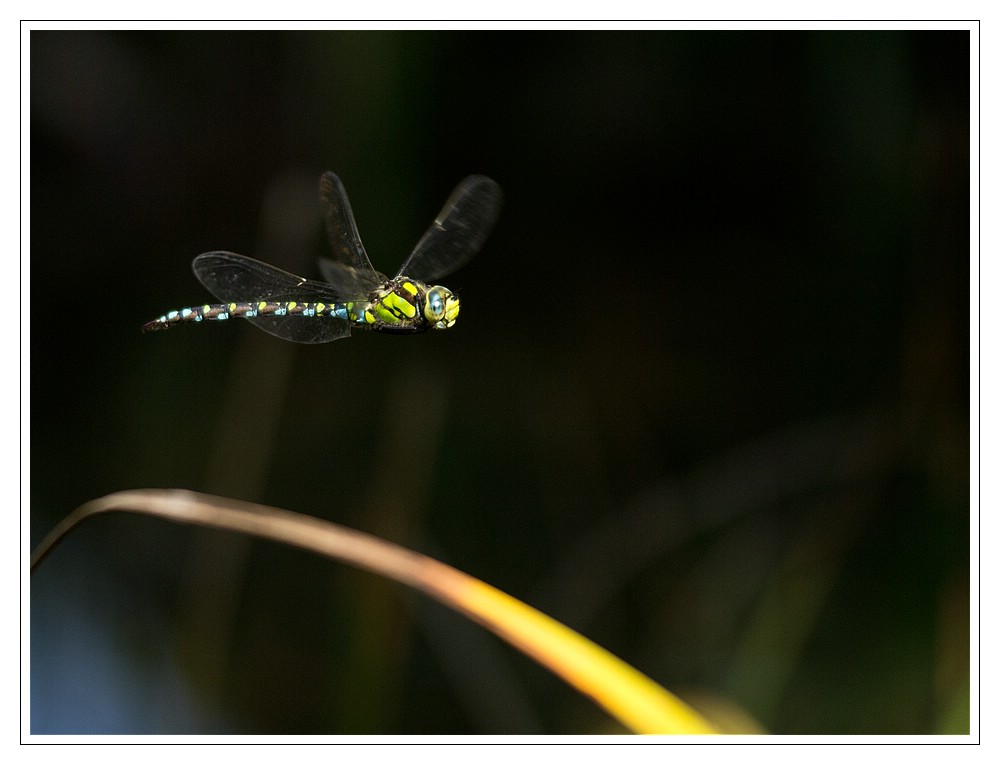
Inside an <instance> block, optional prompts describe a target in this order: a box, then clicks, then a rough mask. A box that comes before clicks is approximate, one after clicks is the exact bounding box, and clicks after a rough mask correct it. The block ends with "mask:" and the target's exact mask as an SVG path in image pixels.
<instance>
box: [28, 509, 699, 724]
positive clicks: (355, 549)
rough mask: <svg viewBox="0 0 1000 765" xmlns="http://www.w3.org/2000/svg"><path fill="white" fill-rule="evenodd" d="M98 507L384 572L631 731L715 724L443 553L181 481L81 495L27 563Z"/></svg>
mask: <svg viewBox="0 0 1000 765" xmlns="http://www.w3.org/2000/svg"><path fill="white" fill-rule="evenodd" d="M108 512H134V513H139V514H144V515H151V516H155V517H159V518H164V519H166V520H171V521H175V522H178V523H190V524H195V525H199V526H209V527H212V528H217V529H228V530H230V531H237V532H241V533H244V534H251V535H254V536H259V537H262V538H265V539H271V540H274V541H278V542H284V543H286V544H290V545H294V546H296V547H301V548H303V549H305V550H311V551H312V552H316V553H319V554H321V555H325V556H327V557H330V558H334V559H337V560H340V561H343V562H345V563H349V564H351V565H353V566H357V567H358V568H362V569H365V570H368V571H372V572H374V573H376V574H381V575H383V576H387V577H389V578H391V579H394V580H396V581H397V582H400V583H402V584H406V585H408V586H410V587H413V588H415V589H417V590H420V591H421V592H424V593H425V594H427V595H429V596H431V597H433V598H436V599H437V600H439V601H441V602H442V603H444V604H445V605H447V606H449V607H451V608H453V609H455V610H456V611H459V612H460V613H463V614H465V615H466V616H468V617H469V618H471V619H472V620H473V621H475V622H477V623H478V624H480V625H482V626H483V627H486V628H487V629H489V630H490V631H492V632H494V633H495V634H496V635H498V636H500V637H501V638H503V639H504V640H506V641H507V642H508V643H510V644H511V645H513V646H515V647H516V648H518V649H519V650H521V651H523V652H524V653H526V654H527V655H528V656H531V657H532V658H533V659H535V660H536V661H538V662H539V663H540V664H542V666H544V667H547V668H548V669H549V670H550V671H552V672H553V673H554V674H556V675H558V676H559V677H561V678H562V679H563V680H565V681H566V682H567V683H569V684H570V685H571V686H573V687H574V688H576V689H577V690H578V691H580V692H581V693H583V694H585V695H587V696H589V697H591V698H592V699H593V700H594V701H595V702H596V703H597V704H598V705H600V706H602V707H603V708H604V709H605V710H606V711H607V712H608V713H609V714H611V715H612V716H613V717H615V718H616V719H617V720H618V721H619V722H621V723H622V724H623V725H624V726H626V727H627V728H629V729H630V730H632V731H634V732H635V733H680V734H705V733H716V732H717V731H716V730H715V729H714V728H713V727H712V726H711V725H710V724H709V723H708V722H707V721H705V720H704V719H703V718H702V717H701V716H700V715H699V714H698V713H697V712H695V711H694V710H693V709H692V708H691V707H689V706H688V705H687V704H685V703H684V702H683V701H681V700H680V699H678V698H677V697H676V696H674V695H673V694H672V693H670V692H669V691H667V690H666V689H664V688H662V687H661V686H659V685H657V684H656V683H655V682H653V681H652V680H651V679H650V678H648V677H647V676H646V675H644V674H642V673H641V672H639V671H638V670H636V669H634V668H633V667H631V666H629V665H628V664H626V663H625V662H623V661H622V660H621V659H619V658H618V657H616V656H614V655H613V654H611V653H610V652H608V651H606V650H605V649H603V648H601V647H600V646H598V645H596V644H595V643H592V642H591V641H589V640H587V639H586V638H585V637H583V636H582V635H580V634H578V633H576V632H574V631H573V630H571V629H569V628H568V627H566V626H564V625H562V624H560V623H559V622H557V621H555V620H554V619H552V618H550V617H548V616H546V615H545V614H543V613H541V612H540V611H537V610H535V609H534V608H532V607H531V606H528V605H526V604H525V603H522V602H521V601H519V600H517V599H515V598H512V597H511V596H510V595H507V594H506V593H503V592H501V591H500V590H497V589H496V588H494V587H492V586H490V585H488V584H486V583H485V582H482V581H480V580H478V579H476V578H474V577H471V576H469V575H468V574H464V573H462V572H461V571H459V570H457V569H455V568H452V567H451V566H448V565H446V564H444V563H441V562H439V561H436V560H434V559H433V558H428V557H427V556H425V555H421V554H420V553H416V552H413V551H411V550H408V549H406V548H404V547H400V546H399V545H396V544H393V543H391V542H387V541H385V540H382V539H379V538H377V537H373V536H371V535H369V534H365V533H363V532H360V531H355V530H353V529H348V528H345V527H343V526H339V525H337V524H333V523H330V522H329V521H324V520H321V519H319V518H313V517H311V516H308V515H301V514H299V513H293V512H290V511H288V510H280V509H278V508H274V507H267V506H264V505H256V504H252V503H249V502H239V501H236V500H231V499H225V498H221V497H213V496H210V495H207V494H198V493H195V492H190V491H179V490H176V491H169V490H137V491H122V492H117V493H115V494H109V495H107V496H105V497H102V498H100V499H95V500H92V501H90V502H88V503H86V504H84V505H81V506H80V507H78V508H77V509H76V510H74V511H73V512H72V513H70V515H68V516H67V517H66V518H64V519H63V520H62V521H61V522H60V523H59V524H58V525H57V526H56V527H55V528H54V529H53V530H52V531H51V532H49V534H48V535H47V536H46V537H45V539H43V540H42V542H41V544H39V545H38V547H37V548H36V549H35V551H34V552H33V553H32V556H31V570H32V571H34V570H35V569H36V568H37V567H38V565H39V564H40V563H41V562H42V560H44V558H45V557H46V556H47V555H48V554H49V553H50V552H51V551H52V549H53V548H54V547H55V545H56V544H58V543H59V542H60V540H62V539H63V538H64V537H65V536H66V534H68V533H69V532H70V531H71V530H72V529H73V528H74V527H75V526H76V525H78V524H79V523H81V522H83V521H84V520H87V519H88V518H92V517H94V516H95V515H99V514H101V513H108Z"/></svg>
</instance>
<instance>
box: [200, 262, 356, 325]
mask: <svg viewBox="0 0 1000 765" xmlns="http://www.w3.org/2000/svg"><path fill="white" fill-rule="evenodd" d="M191 268H192V269H193V270H194V275H195V276H197V277H198V281H200V282H201V283H202V284H204V285H205V287H206V288H208V291H209V292H211V293H212V294H213V295H215V296H216V297H217V298H218V299H219V300H222V301H224V302H227V303H250V302H254V301H256V300H267V301H271V302H284V301H288V300H297V301H300V302H317V301H321V302H324V303H335V302H340V301H342V300H345V299H348V300H349V299H351V298H350V297H346V298H345V297H343V296H341V295H340V294H338V292H337V290H336V286H335V285H333V284H326V283H324V282H316V281H310V280H309V279H305V278H303V277H301V276H296V275H295V274H291V273H289V272H288V271H282V270H281V269H280V268H275V267H274V266H271V265H268V264H267V263H261V262H260V261H259V260H254V259H253V258H248V257H246V256H245V255H237V254H236V253H235V252H206V253H204V254H202V255H199V256H198V257H197V258H195V259H194V261H193V262H192V264H191ZM247 321H249V322H252V323H253V325H254V326H256V327H258V328H259V329H262V330H264V331H265V332H267V333H268V334H271V335H274V336H275V337H280V338H281V339H282V340H289V341H291V342H293V343H329V342H330V341H332V340H339V339H340V338H342V337H347V336H348V335H350V334H351V326H350V324H348V323H347V322H346V321H340V320H337V319H316V318H311V317H305V316H283V317H275V316H256V317H254V318H248V319H247Z"/></svg>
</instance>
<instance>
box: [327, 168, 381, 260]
mask: <svg viewBox="0 0 1000 765" xmlns="http://www.w3.org/2000/svg"><path fill="white" fill-rule="evenodd" d="M319 198H320V201H321V202H322V203H323V219H324V221H325V222H326V233H327V236H329V237H330V245H331V246H332V247H333V254H334V257H335V258H336V259H337V260H338V261H339V262H341V263H345V264H347V265H348V266H351V267H352V268H354V269H355V270H357V271H359V272H362V273H364V272H368V271H373V270H374V269H373V268H372V264H371V261H370V260H369V259H368V253H367V252H365V246H364V245H363V244H362V243H361V236H360V234H358V225H357V224H356V223H355V222H354V213H353V212H352V211H351V203H350V201H348V199H347V191H346V190H345V189H344V184H343V183H341V182H340V178H338V177H337V176H336V174H334V173H332V172H330V171H329V170H328V171H326V172H325V173H323V175H322V176H321V177H320V179H319Z"/></svg>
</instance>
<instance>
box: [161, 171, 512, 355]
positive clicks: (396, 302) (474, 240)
mask: <svg viewBox="0 0 1000 765" xmlns="http://www.w3.org/2000/svg"><path fill="white" fill-rule="evenodd" d="M319 195H320V203H321V204H322V206H323V213H324V222H325V224H326V232H327V235H328V237H329V239H330V244H331V246H332V247H333V255H334V257H333V258H321V259H320V261H319V269H320V273H321V274H322V276H323V279H324V281H318V280H315V281H314V280H312V279H306V278H304V277H302V276H296V275H295V274H291V273H289V272H287V271H283V270H282V269H280V268H277V267H275V266H272V265H269V264H267V263H263V262H261V261H259V260H255V259H254V258H249V257H247V256H246V255H237V254H236V253H235V252H206V253H202V254H201V255H199V256H198V257H196V258H195V259H194V261H193V262H192V264H191V267H192V269H193V270H194V275H195V276H196V277H198V280H199V281H200V282H201V283H202V284H203V285H204V286H205V287H206V288H207V289H208V291H209V292H211V293H212V294H213V295H215V297H216V298H218V299H219V300H220V301H222V302H221V303H209V304H205V305H200V306H192V307H189V308H182V309H180V310H177V311H169V312H167V313H165V314H164V315H162V316H160V317H159V318H156V319H153V320H152V321H149V322H147V323H146V324H144V325H143V326H142V331H143V332H151V331H155V330H162V329H169V328H170V327H173V326H175V325H178V324H185V323H189V322H201V321H223V320H226V319H230V318H236V317H242V318H244V319H247V320H248V321H250V322H251V323H252V324H253V325H254V326H256V327H258V328H259V329H262V330H264V331H265V332H268V333H269V334H272V335H274V336H275V337H280V338H281V339H282V340H288V341H291V342H293V343H328V342H331V341H333V340H339V339H340V338H342V337H348V336H349V335H350V334H351V331H352V330H354V329H367V330H374V331H376V332H386V333H391V334H416V333H418V332H425V331H426V330H428V329H448V328H450V327H452V326H454V324H455V320H456V319H457V317H458V311H459V298H458V295H456V294H455V293H454V292H452V291H451V290H449V289H448V288H447V287H442V286H440V285H438V284H436V282H437V281H438V280H439V279H440V278H442V277H444V276H447V275H448V274H450V273H451V272H453V271H455V270H456V269H458V268H459V267H460V266H462V265H464V264H465V263H467V262H468V261H469V259H470V258H472V257H473V256H474V255H475V254H476V253H477V252H479V250H480V249H481V248H482V246H483V243H484V242H485V241H486V238H487V237H488V236H489V234H490V231H491V230H492V229H493V226H494V224H495V223H496V220H497V217H498V215H499V212H500V204H501V201H502V193H501V190H500V186H499V185H498V184H497V183H496V181H494V180H492V179H490V178H487V177H486V176H485V175H470V176H468V177H467V178H465V179H464V180H462V181H461V182H460V183H459V184H458V186H456V187H455V190H454V191H453V192H452V194H451V196H450V197H448V201H446V202H445V204H444V207H443V208H442V209H441V212H440V213H438V216H437V217H436V218H435V219H434V222H433V223H432V224H431V226H430V228H428V229H427V232H426V233H425V234H424V235H423V237H422V238H421V239H420V241H419V242H417V246H416V247H414V248H413V252H411V253H410V255H409V257H408V258H407V259H406V260H405V261H404V262H403V265H402V267H401V268H400V269H399V273H397V274H396V276H394V277H393V278H391V279H390V278H389V277H387V276H386V275H385V274H383V273H380V272H379V271H376V270H375V269H374V268H373V267H372V264H371V261H370V260H369V259H368V253H367V252H365V247H364V245H363V244H362V243H361V237H360V236H359V235H358V227H357V224H356V223H355V221H354V213H353V212H352V211H351V203H350V201H349V200H348V198H347V192H346V190H345V189H344V184H343V183H341V180H340V178H338V177H337V175H336V174H334V173H332V172H329V171H328V172H325V173H323V175H322V176H321V177H320V182H319Z"/></svg>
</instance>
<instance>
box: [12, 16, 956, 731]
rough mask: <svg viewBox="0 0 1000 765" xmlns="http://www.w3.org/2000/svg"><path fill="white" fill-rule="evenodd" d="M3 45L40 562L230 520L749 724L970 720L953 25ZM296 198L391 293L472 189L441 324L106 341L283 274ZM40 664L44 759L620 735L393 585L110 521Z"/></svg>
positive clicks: (41, 634)
mask: <svg viewBox="0 0 1000 765" xmlns="http://www.w3.org/2000/svg"><path fill="white" fill-rule="evenodd" d="M30 44H31V51H30V55H31V70H30V78H31V79H30V83H31V84H30V87H31V136H30V137H31V146H30V150H31V154H30V156H31V160H30V161H31V165H30V172H31V198H30V202H31V262H30V278H31V282H30V297H31V314H30V323H31V388H30V392H31V485H30V491H31V516H30V523H31V539H32V543H33V544H35V543H37V542H38V541H39V540H40V539H41V537H42V536H43V535H44V534H45V533H46V532H47V531H48V530H49V529H50V528H51V527H52V526H53V525H54V524H55V523H56V522H57V521H58V520H59V519H60V518H61V517H63V516H64V515H66V514H67V513H69V512H70V511H71V510H72V509H73V508H74V507H76V506H77V505H79V504H81V503H83V502H85V501H86V500H89V499H92V498H95V497H99V496H101V495H103V494H106V493H108V492H112V491H116V490H120V489H128V488H150V487H181V488H189V489H196V490H201V491H208V492H213V493H217V494H222V495H226V496H231V497H237V498H241V499H249V500H255V501H260V502H264V503H268V504H273V505H276V506H278V507H283V508H288V509H291V510H296V511H299V512H303V513H308V514H312V515H316V516H319V517H322V518H327V519H330V520H333V521H337V522H340V523H344V524H346V525H349V526H352V527H355V528H359V529H362V530H365V531H369V532H372V533H375V534H378V535H380V536H383V537H385V538H388V539H391V540H393V541H397V542H400V543H402V544H404V545H407V546H410V547H413V548H416V549H418V550H421V551H423V552H427V553H429V554H431V555H434V556H435V557H438V558H440V559H442V560H445V561H447V562H449V563H451V564H453V565H456V566H457V567H459V568H461V569H463V570H465V571H467V572H469V573H471V574H473V575H475V576H478V577H481V578H483V579H485V580H486V581H488V582H490V583H492V584H494V585H496V586H498V587H500V588H502V589H504V590H506V591H508V592H510V593H511V594H513V595H515V596H517V597H519V598H522V599H524V600H526V601H527V602H529V603H531V604H532V605H535V606H537V607H539V608H541V609H542V610H544V611H546V612H547V613H549V614H550V615H552V616H554V617H556V618H557V619H560V620H562V621H564V622H565V623H567V624H568V625H569V626H571V627H573V628H575V629H578V630H579V631H581V632H583V633H584V634H585V635H587V636H589V637H591V638H592V639H594V640H596V641H597V642H598V643H600V644H601V645H603V646H605V647H607V648H609V649H610V650H611V651H613V652H614V653H616V654H618V655H619V656H621V657H623V658H624V659H625V660H627V661H629V662H630V663H632V664H634V665H635V666H636V667H638V668H639V669H641V670H642V671H644V672H646V673H648V674H649V675H650V676H652V677H653V678H654V679H656V680H657V681H659V682H661V683H663V684H664V685H665V686H667V687H668V688H670V689H672V690H674V691H676V692H677V693H679V694H680V695H682V696H683V697H684V698H686V699H688V700H690V701H691V702H692V703H695V704H696V705H699V706H700V708H702V709H705V710H707V711H711V712H713V713H715V714H719V713H720V710H729V711H730V712H731V713H732V714H733V715H743V716H748V717H744V718H742V719H743V722H742V726H743V727H742V728H741V729H747V727H746V726H748V725H749V726H753V725H759V726H761V727H763V728H764V729H766V730H769V731H771V732H775V733H801V734H810V733H826V734H829V733H856V734H865V733H884V734H897V733H903V734H907V733H934V732H967V730H968V704H969V601H968V598H969V527H970V508H969V393H968V391H969V264H970V258H969V254H970V253H969V246H970V243H969V34H968V33H967V32H947V33H938V32H898V33H897V32H825V33H823V32H778V33H767V32H759V33H744V32H673V33H667V32H658V33H634V32H629V33H610V32H605V33H597V32H594V33H581V32H573V33H540V32H539V33H510V32H496V33H464V32H451V33H402V32H400V33H390V32H373V33H319V32H279V33H256V32H239V33H223V32H156V33H140V32H122V33H114V34H112V33H98V32H93V33H79V32H33V33H32V34H31V40H30ZM324 170H334V171H335V172H337V173H338V174H339V175H340V176H341V178H342V179H343V181H344V184H345V186H346V188H347V190H348V192H349V194H350V198H351V201H352V204H353V207H354V212H355V215H356V217H357V220H358V226H359V228H360V231H361V235H362V238H363V239H364V241H365V244H366V246H367V249H368V252H369V254H370V255H371V257H372V260H373V262H374V263H375V265H376V267H378V268H380V269H381V270H384V271H386V272H389V273H394V272H395V270H396V269H397V268H398V266H399V264H400V263H401V262H402V260H403V258H404V257H405V256H406V254H407V253H408V252H409V250H410V248H412V246H413V245H414V244H415V243H416V241H417V239H418V238H419V237H420V235H421V234H422V233H423V231H424V229H425V228H426V227H427V225H429V223H430V221H431V220H432V219H433V217H434V215H435V214H436V213H437V211H438V210H439V209H440V207H441V205H442V203H443V202H444V200H445V198H446V197H447V195H448V194H449V192H450V191H451V189H452V188H453V186H454V185H455V184H456V183H457V182H458V181H459V179H461V178H462V177H463V176H465V175H467V174H470V173H485V174H487V175H490V176H491V177H493V178H495V179H496V180H497V181H498V182H499V183H500V184H501V186H502V187H503V188H504V192H505V195H506V199H505V207H504V210H503V213H502V215H501V218H500V221H499V224H498V226H497V228H496V230H495V232H494V234H493V235H492V237H491V238H490V240H489V241H488V242H487V244H486V246H485V248H484V249H483V251H482V252H481V253H480V254H479V255H478V256H477V257H476V258H475V259H474V260H473V261H471V262H470V263H469V264H468V265H467V266H466V267H464V268H462V269H461V270H460V271H459V272H457V273H455V274H453V275H452V276H451V277H449V278H448V279H446V280H444V283H445V284H447V285H448V286H449V287H451V288H452V289H455V290H457V291H458V292H459V293H460V294H461V298H462V315H461V317H460V318H459V321H458V323H457V325H456V327H455V328H454V329H453V330H451V331H449V332H444V333H433V334H426V335H421V336H415V337H391V336H385V335H376V334H365V333H356V334H355V336H354V337H353V338H351V339H348V340H342V341H339V342H337V343H334V344H330V345H320V346H315V347H306V346H297V345H294V344H290V343H284V342H282V341H280V340H277V339H275V338H273V337H271V336H269V335H266V334H264V333H262V332H260V331H258V330H256V329H254V328H253V327H252V326H250V325H249V324H247V323H245V322H239V321H233V322H229V323H225V324H211V325H210V324H202V325H196V326H186V327H180V328H177V329H174V330H171V331H170V332H166V333H158V334H153V335H141V334H140V332H139V327H140V325H141V324H142V323H143V322H145V321H147V320H149V319H152V318H154V317H156V316H159V315H160V314H161V313H163V312H164V311H166V310H168V309H174V308H181V307H183V306H186V305H190V304H198V303H201V302H204V301H205V300H206V299H207V298H208V297H209V295H208V293H207V292H206V291H205V290H204V288H202V286H201V285H200V284H199V283H198V282H197V281H196V279H195V278H194V276H193V275H192V273H191V270H190V262H191V259H192V258H193V257H194V256H195V255H197V254H198V253H200V252H203V251H206V250H213V249H226V250H233V251H236V252H240V253H244V254H248V255H253V256H255V257H258V258H260V259H262V260H266V261H268V262H271V263H275V264H277V265H279V266H282V267H284V268H286V269H289V270H292V271H296V272H298V273H303V274H304V275H307V276H310V277H318V276H319V274H318V271H317V270H316V268H315V259H316V258H317V257H318V256H319V255H322V254H324V253H326V252H327V249H326V245H325V243H324V235H323V230H322V224H321V221H320V213H319V204H318V200H317V183H318V180H319V176H320V173H321V172H322V171H324ZM25 320H28V319H27V318H26V319H25ZM30 647H31V678H30V682H31V709H30V713H31V730H32V732H33V733H73V732H76V733H539V732H542V733H585V732H614V731H616V730H618V729H617V728H616V727H615V725H614V724H613V723H612V722H610V721H609V720H608V719H607V718H606V716H605V715H604V714H603V713H602V712H601V711H600V710H598V709H597V708H596V707H594V706H593V704H592V703H591V702H590V701H589V700H587V699H585V698H581V697H579V696H577V695H576V694H575V692H573V691H572V690H570V689H569V688H567V687H566V686H564V685H563V684H562V683H561V682H560V681H559V680H557V679H555V678H554V677H552V676H550V675H549V674H548V673H547V672H546V671H544V670H542V669H540V668H538V667H537V666H536V665H534V664H533V663H532V662H531V661H530V660H528V659H526V658H524V657H523V656H521V655H520V654H518V653H516V652H515V651H513V650H512V649H509V648H508V647H507V646H506V645H504V644H501V643H500V642H499V641H498V640H496V639H495V638H494V637H493V636H492V635H489V634H487V633H484V632H482V631H481V630H480V629H479V628H478V627H474V626H471V625H470V624H468V623H467V622H465V621H464V620H463V619H462V618H460V617H457V616H455V615H453V614H451V613H450V612H447V611H445V609H443V608H442V607H440V606H438V605H437V604H434V603H431V602H429V601H427V600H426V599H425V598H424V597H423V596H422V595H418V594H416V593H413V592H411V591H408V590H405V589H404V588H402V587H400V586H397V585H395V584H394V583H388V582H384V581H382V580H380V579H378V578H376V577H374V576H372V575H370V574H367V573H361V572H358V571H355V570H353V569H349V568H347V567H345V566H343V565H340V564H337V563H333V562H331V561H328V560H325V559H320V558H317V557H315V556H312V555H310V554H307V553H304V552H301V551H298V550H292V549H286V548H283V547H280V546H278V545H276V544H273V543H267V542H261V541H248V540H246V539H243V538H239V537H235V536H233V535H229V534H223V533H217V532H209V531H205V530H198V529H193V528H190V527H183V526H175V525H171V524H168V523H165V522H160V521H155V520H151V519H145V518H139V517H136V516H130V515H114V516H109V517H105V518H101V519H98V520H95V521H92V522H90V523H89V524H86V525H84V526H83V527H81V528H80V529H79V530H78V531H77V532H76V533H75V534H74V535H73V536H72V537H71V538H70V539H69V540H68V541H66V542H65V543H64V544H63V545H62V546H61V547H59V548H58V550H57V551H56V552H55V554H54V555H53V556H52V557H51V558H50V559H48V560H47V561H46V563H45V565H44V566H42V568H41V569H40V570H39V571H38V573H37V574H36V575H35V576H34V578H33V579H32V582H31V644H30ZM732 719H736V718H732ZM751 729H752V727H751Z"/></svg>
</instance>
